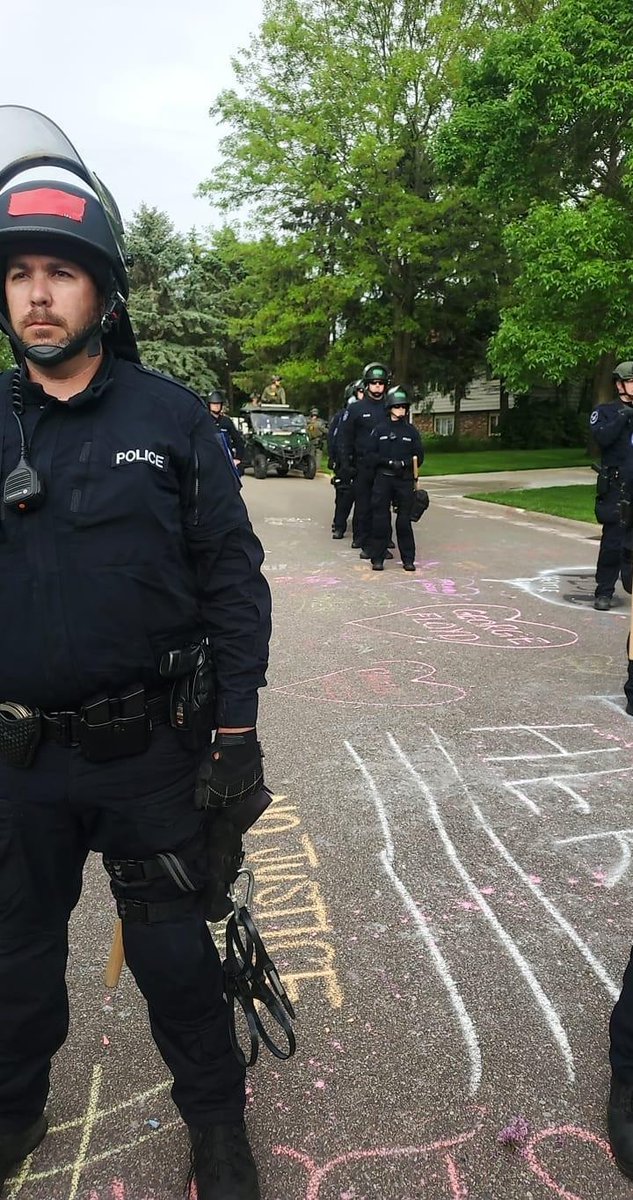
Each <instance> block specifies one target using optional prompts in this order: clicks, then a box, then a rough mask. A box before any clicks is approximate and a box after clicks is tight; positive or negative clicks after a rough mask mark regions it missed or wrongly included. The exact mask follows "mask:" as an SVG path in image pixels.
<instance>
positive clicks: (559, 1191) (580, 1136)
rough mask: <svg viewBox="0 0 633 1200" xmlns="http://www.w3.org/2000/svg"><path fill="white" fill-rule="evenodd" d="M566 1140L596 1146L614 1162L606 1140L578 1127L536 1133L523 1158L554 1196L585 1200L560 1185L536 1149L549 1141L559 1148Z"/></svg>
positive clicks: (563, 1198) (565, 1127)
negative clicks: (570, 1139) (574, 1140)
mask: <svg viewBox="0 0 633 1200" xmlns="http://www.w3.org/2000/svg"><path fill="white" fill-rule="evenodd" d="M564 1138H575V1139H576V1140H577V1141H579V1142H585V1143H587V1144H589V1145H590V1146H596V1147H597V1149H598V1150H600V1151H601V1153H602V1154H604V1155H606V1157H607V1159H608V1160H609V1161H610V1162H613V1155H612V1154H611V1147H610V1146H609V1144H608V1142H605V1140H604V1138H601V1137H598V1134H597V1133H591V1132H590V1130H588V1129H582V1128H580V1126H578V1125H552V1126H550V1127H549V1128H548V1129H541V1130H540V1131H539V1132H538V1133H535V1134H534V1135H533V1136H532V1137H531V1138H530V1140H529V1142H528V1144H527V1145H526V1146H525V1148H524V1149H523V1151H522V1156H523V1158H524V1159H525V1161H526V1162H527V1164H528V1166H529V1168H530V1170H531V1171H533V1172H534V1174H535V1175H536V1177H537V1178H538V1179H540V1181H541V1183H544V1184H545V1186H546V1187H547V1188H549V1190H550V1192H552V1193H553V1195H554V1196H559V1197H560V1200H583V1197H582V1196H579V1195H578V1193H577V1192H570V1191H568V1190H567V1188H565V1187H563V1186H562V1184H560V1183H558V1182H557V1181H556V1179H554V1177H553V1176H552V1175H550V1173H549V1171H548V1170H547V1169H546V1168H545V1167H544V1166H543V1164H542V1162H541V1160H540V1158H539V1157H538V1154H537V1152H536V1147H537V1146H539V1145H540V1144H541V1142H545V1141H548V1140H550V1141H551V1140H552V1139H554V1141H555V1143H556V1145H557V1147H560V1144H561V1141H562V1140H563V1139H564ZM584 1200H592V1198H591V1197H589V1196H586V1197H585V1198H584Z"/></svg>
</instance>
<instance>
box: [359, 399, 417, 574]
mask: <svg viewBox="0 0 633 1200" xmlns="http://www.w3.org/2000/svg"><path fill="white" fill-rule="evenodd" d="M410 407H411V396H410V393H409V389H408V388H405V387H392V388H390V389H389V391H388V392H387V399H386V400H385V409H386V411H387V418H386V420H385V421H383V422H382V423H381V424H380V425H377V426H376V428H375V429H374V431H373V433H372V435H371V440H370V448H369V452H368V460H369V461H370V462H372V463H373V464H374V465H375V476H374V484H373V488H372V493H371V534H370V537H369V543H368V548H369V554H370V557H371V565H372V570H374V571H382V570H383V563H384V561H385V558H386V556H387V547H388V545H389V539H390V537H391V508H392V505H393V506H394V507H395V509H396V513H397V516H396V538H397V541H398V549H399V551H400V557H401V559H402V566H403V567H404V570H405V571H415V539H414V536H413V529H412V527H411V509H412V506H413V496H414V491H415V480H416V478H417V471H418V468H419V466H420V464H421V463H422V460H423V458H424V450H423V448H422V439H421V438H420V434H419V433H418V431H417V429H416V428H415V425H411V424H410V422H409V420H408V417H409V409H410Z"/></svg>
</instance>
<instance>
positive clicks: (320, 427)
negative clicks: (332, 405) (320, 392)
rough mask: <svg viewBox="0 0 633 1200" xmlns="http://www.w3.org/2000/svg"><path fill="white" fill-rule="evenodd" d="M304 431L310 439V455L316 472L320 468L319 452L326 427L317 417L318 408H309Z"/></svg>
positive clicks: (321, 448) (325, 433)
mask: <svg viewBox="0 0 633 1200" xmlns="http://www.w3.org/2000/svg"><path fill="white" fill-rule="evenodd" d="M306 429H307V433H308V437H309V439H310V454H311V455H312V456H313V458H314V461H315V463H316V468H317V471H319V470H320V468H321V452H322V450H323V443H324V441H325V438H326V436H327V425H326V424H325V421H324V420H323V418H322V417H320V416H319V410H318V408H311V409H310V413H309V416H308V420H307V424H306Z"/></svg>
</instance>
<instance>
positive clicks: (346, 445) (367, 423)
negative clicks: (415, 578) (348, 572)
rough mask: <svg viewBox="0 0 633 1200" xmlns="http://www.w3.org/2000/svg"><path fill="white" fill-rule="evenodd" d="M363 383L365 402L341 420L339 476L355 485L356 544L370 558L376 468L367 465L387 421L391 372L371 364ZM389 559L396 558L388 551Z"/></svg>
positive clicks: (348, 410) (351, 405)
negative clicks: (374, 436)
mask: <svg viewBox="0 0 633 1200" xmlns="http://www.w3.org/2000/svg"><path fill="white" fill-rule="evenodd" d="M362 381H363V392H364V395H363V399H362V400H359V401H356V402H355V403H354V404H350V406H349V408H347V409H346V411H345V412H344V413H343V416H342V418H341V424H340V430H339V435H338V437H339V470H338V473H339V476H340V478H341V479H342V480H343V482H352V481H354V487H355V501H354V503H355V506H356V521H357V536H356V540H357V541H358V542H359V543H360V546H361V554H360V557H361V558H369V557H370V554H369V549H368V542H369V536H370V533H371V492H372V487H373V483H374V468H373V466H372V465H371V463H369V462H368V460H367V454H368V452H369V448H370V444H371V435H372V433H373V431H374V429H375V428H376V426H377V425H380V424H381V422H382V421H384V419H385V394H386V391H387V387H388V386H389V382H390V372H389V368H388V367H386V366H385V365H384V363H378V362H373V363H368V364H367V366H366V367H365V370H364V371H363V376H362ZM386 557H387V558H393V555H392V554H391V552H390V551H389V550H388V551H387V554H386Z"/></svg>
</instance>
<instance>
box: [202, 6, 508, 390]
mask: <svg viewBox="0 0 633 1200" xmlns="http://www.w3.org/2000/svg"><path fill="white" fill-rule="evenodd" d="M496 7H497V6H494V5H484V4H481V5H480V6H479V8H477V6H475V8H476V14H477V15H476V19H475V18H467V16H466V12H467V6H466V4H465V3H460V2H459V0H444V3H443V4H441V5H439V6H438V4H437V2H436V0H309V2H307V3H305V2H304V3H298V0H271V3H270V4H269V6H268V8H267V10H266V13H267V15H266V19H265V21H264V22H263V25H262V28H261V31H260V33H259V35H258V37H257V38H255V39H254V40H253V41H252V43H251V46H250V48H248V49H246V50H244V51H243V52H242V53H241V54H240V55H239V57H238V59H237V60H236V62H235V64H234V66H235V72H236V76H237V87H236V88H235V89H233V90H230V91H226V92H224V93H222V94H221V95H220V96H219V97H218V99H217V101H216V103H215V104H214V106H213V109H212V115H213V116H214V117H216V119H218V120H220V121H221V122H223V123H224V125H225V126H226V127H227V128H228V133H227V134H226V136H225V137H224V139H223V143H222V146H223V160H222V162H221V164H220V166H219V168H218V169H217V170H216V171H215V172H214V175H213V176H212V178H210V179H208V180H207V181H206V182H205V183H204V184H203V185H202V191H203V192H204V193H206V194H208V195H209V196H210V197H212V198H213V200H214V202H215V203H218V204H220V205H221V206H224V207H225V208H226V209H227V210H232V209H234V208H235V207H236V206H244V205H246V206H247V207H248V208H249V209H250V211H251V212H252V213H253V214H254V216H255V219H256V220H257V222H258V223H259V225H260V226H264V227H265V228H266V229H267V230H268V231H269V233H270V236H271V238H272V239H273V241H274V244H275V249H274V250H273V249H272V247H270V255H271V257H270V260H269V262H268V263H264V262H260V263H259V265H258V276H259V280H260V291H259V296H260V299H261V305H260V307H259V308H254V309H249V311H248V314H247V318H246V320H247V326H248V328H246V327H245V329H244V333H245V337H246V340H245V343H244V349H245V354H246V361H247V363H249V364H252V366H253V367H254V366H255V363H256V361H257V360H258V359H259V361H260V362H261V361H264V362H266V361H268V362H270V361H271V360H272V361H274V362H275V365H276V366H278V367H279V368H281V369H282V370H283V373H284V375H285V376H286V377H290V378H292V379H293V380H296V382H297V386H301V387H304V388H309V386H311V385H312V384H313V383H314V381H318V382H320V383H321V385H322V386H325V387H326V388H328V389H330V388H336V389H338V390H339V391H340V386H341V383H342V382H343V381H344V380H345V379H346V378H350V377H353V376H354V375H355V374H357V373H358V370H359V367H360V366H361V365H362V363H363V361H366V360H367V359H370V358H385V357H387V358H390V359H391V362H392V364H393V367H394V372H395V375H396V377H397V378H398V379H400V380H401V381H405V380H407V379H409V380H410V379H416V380H418V381H419V382H421V383H422V384H423V385H425V384H429V385H430V384H431V383H438V382H441V383H443V384H444V385H445V386H452V387H457V388H459V387H462V386H463V378H464V376H467V377H468V378H470V376H471V375H472V372H473V370H474V369H475V367H476V366H477V365H478V364H481V363H483V360H484V357H485V347H486V343H487V339H488V337H489V335H490V332H491V331H492V329H493V328H494V324H495V320H496V304H495V296H496V292H497V287H498V273H499V269H500V262H502V256H501V255H500V249H499V244H498V236H497V232H496V229H495V226H494V225H491V224H490V223H489V222H487V221H484V220H482V219H481V218H480V216H479V213H478V211H477V209H476V207H475V206H473V203H472V197H471V194H470V192H469V191H468V190H467V189H463V188H461V187H460V188H454V187H451V186H450V185H449V184H447V182H446V180H445V179H442V178H441V177H440V176H439V174H438V171H437V168H436V165H435V162H434V159H433V156H432V153H431V149H432V145H431V141H432V136H433V134H434V132H435V130H436V128H437V126H438V124H439V122H440V120H441V118H442V115H443V113H444V112H445V110H446V105H447V104H448V103H449V100H450V95H451V91H452V88H453V80H454V77H455V73H456V71H457V69H458V52H460V53H461V52H462V51H465V52H467V53H475V52H478V50H479V47H480V45H481V41H482V39H483V38H485V37H487V32H486V28H485V24H486V21H488V23H489V24H494V23H495V20H497V19H499V17H498V13H496ZM495 14H496V15H495ZM484 17H485V20H484ZM440 347H441V348H442V353H439V349H440ZM269 356H270V357H269Z"/></svg>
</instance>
